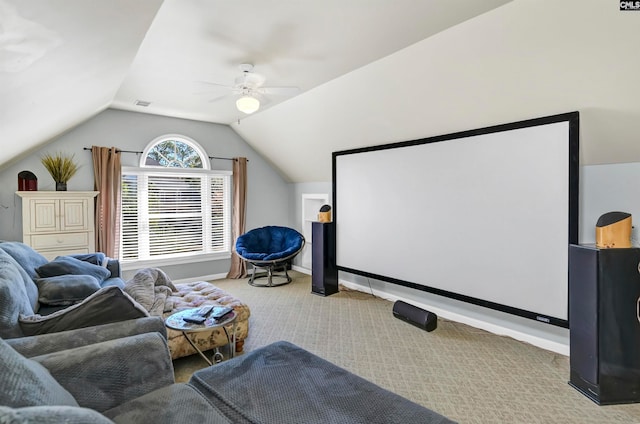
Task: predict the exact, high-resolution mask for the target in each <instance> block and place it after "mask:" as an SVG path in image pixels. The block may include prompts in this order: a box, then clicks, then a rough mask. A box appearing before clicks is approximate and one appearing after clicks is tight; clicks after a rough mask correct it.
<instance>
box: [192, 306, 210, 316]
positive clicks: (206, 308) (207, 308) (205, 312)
mask: <svg viewBox="0 0 640 424" xmlns="http://www.w3.org/2000/svg"><path fill="white" fill-rule="evenodd" d="M212 310H213V305H204V306H203V307H201V308H200V309H198V311H197V312H196V314H197V315H200V316H201V317H206V316H207V315H209V314H210V313H211V311H212Z"/></svg>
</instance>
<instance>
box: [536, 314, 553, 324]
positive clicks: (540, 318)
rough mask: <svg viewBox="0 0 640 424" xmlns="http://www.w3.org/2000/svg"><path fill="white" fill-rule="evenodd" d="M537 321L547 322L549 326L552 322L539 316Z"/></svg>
mask: <svg viewBox="0 0 640 424" xmlns="http://www.w3.org/2000/svg"><path fill="white" fill-rule="evenodd" d="M536 319H537V320H538V321H542V322H546V323H547V324H549V323H550V322H551V320H550V319H549V318H547V317H543V316H540V315H538V316H537V317H536Z"/></svg>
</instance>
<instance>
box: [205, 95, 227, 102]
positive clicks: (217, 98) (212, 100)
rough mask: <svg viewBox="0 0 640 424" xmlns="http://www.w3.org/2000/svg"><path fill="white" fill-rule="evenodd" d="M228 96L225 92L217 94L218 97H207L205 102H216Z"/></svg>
mask: <svg viewBox="0 0 640 424" xmlns="http://www.w3.org/2000/svg"><path fill="white" fill-rule="evenodd" d="M229 96H230V95H229V94H225V95H223V96H218V97H214V98H213V99H209V100H207V102H208V103H214V102H217V101H219V100H222V99H225V98H227V97H229Z"/></svg>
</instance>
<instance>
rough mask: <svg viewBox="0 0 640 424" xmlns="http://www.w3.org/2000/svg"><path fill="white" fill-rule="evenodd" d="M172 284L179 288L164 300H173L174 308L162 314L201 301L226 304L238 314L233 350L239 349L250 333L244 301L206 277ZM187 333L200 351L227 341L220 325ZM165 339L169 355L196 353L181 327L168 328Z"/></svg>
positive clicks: (230, 326)
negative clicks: (178, 328)
mask: <svg viewBox="0 0 640 424" xmlns="http://www.w3.org/2000/svg"><path fill="white" fill-rule="evenodd" d="M175 287H176V288H177V289H178V291H177V292H174V293H172V294H171V296H169V297H168V298H167V301H171V302H173V309H172V310H171V311H170V312H165V313H164V314H163V316H164V317H165V318H166V317H168V316H169V315H171V314H172V313H174V312H177V311H180V310H183V309H187V308H198V307H200V306H203V305H224V306H229V307H231V308H233V310H234V311H235V312H236V314H237V315H238V317H237V318H236V325H237V327H236V352H242V347H243V345H244V340H245V339H246V338H247V336H248V335H249V315H250V312H249V307H248V306H247V305H246V304H245V303H242V302H241V301H240V299H237V298H235V297H233V296H232V295H230V294H229V293H227V292H226V291H224V290H222V289H220V288H219V287H216V286H215V285H213V284H211V283H208V282H206V281H196V282H193V283H182V284H175ZM232 330H233V325H229V326H228V328H227V331H232ZM189 337H190V338H191V341H192V342H193V343H194V344H195V345H197V346H198V348H199V349H200V350H201V351H203V352H204V351H205V350H209V349H213V348H215V347H218V346H225V345H227V344H228V341H227V335H226V334H225V332H224V329H223V327H218V328H214V329H212V330H211V331H199V332H196V333H190V334H189ZM167 340H168V344H169V350H170V351H171V358H172V359H176V358H181V357H183V356H189V355H193V354H196V353H197V352H196V351H195V349H194V348H193V347H192V346H191V345H190V344H189V342H188V341H187V340H186V339H185V336H184V335H183V334H182V332H181V331H177V330H172V329H170V328H167Z"/></svg>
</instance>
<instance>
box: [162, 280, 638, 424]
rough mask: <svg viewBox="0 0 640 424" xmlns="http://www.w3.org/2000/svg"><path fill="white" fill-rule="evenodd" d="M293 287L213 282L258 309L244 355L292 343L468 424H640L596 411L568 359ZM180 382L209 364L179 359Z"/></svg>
mask: <svg viewBox="0 0 640 424" xmlns="http://www.w3.org/2000/svg"><path fill="white" fill-rule="evenodd" d="M291 274H292V275H293V276H294V277H295V278H294V281H293V282H292V283H291V284H289V285H286V286H281V287H272V288H258V287H252V286H249V285H248V284H247V280H246V279H243V280H216V281H213V283H214V284H215V285H217V286H219V287H221V288H223V289H224V290H227V291H228V292H229V293H232V294H233V295H235V296H237V297H238V298H240V299H242V300H243V301H244V302H246V303H247V304H248V305H249V307H250V308H251V318H250V329H249V338H248V339H247V340H246V343H245V351H250V350H254V349H257V348H259V347H260V346H264V345H267V344H269V343H271V342H274V341H277V340H288V341H290V342H292V343H295V344H297V345H298V346H301V347H303V348H305V349H307V350H309V351H311V352H313V353H315V354H317V355H319V356H321V357H323V358H325V359H328V360H329V361H331V362H333V363H335V364H337V365H339V366H341V367H343V368H346V369H348V370H349V371H351V372H353V373H355V374H358V375H360V376H361V377H364V378H366V379H368V380H370V381H372V382H374V383H376V384H378V385H380V386H382V387H384V388H386V389H388V390H391V391H393V392H395V393H398V394H400V395H402V396H404V397H406V398H409V399H411V400H413V401H414V402H417V403H419V404H421V405H424V406H426V407H428V408H430V409H433V410H435V411H437V412H439V413H441V414H443V415H445V416H447V417H449V418H451V419H453V420H456V421H458V422H460V423H481V424H485V423H528V424H533V423H545V424H547V423H563V424H569V423H581V424H587V423H593V424H604V423H607V424H609V423H625V424H632V423H640V404H629V405H611V406H598V405H596V404H595V403H593V402H592V401H590V400H589V399H587V398H586V397H585V396H583V395H582V394H580V393H579V392H577V391H576V390H575V389H573V388H572V387H570V386H569V385H568V384H567V381H568V378H569V359H568V358H567V357H565V356H562V355H558V354H555V353H552V352H549V351H546V350H543V349H540V348H537V347H534V346H531V345H529V344H526V343H522V342H519V341H516V340H514V339H511V338H508V337H502V336H497V335H494V334H491V333H488V332H485V331H483V330H478V329H475V328H473V327H469V326H467V325H464V324H459V323H455V322H451V321H447V320H443V319H439V320H438V328H437V329H436V330H435V331H433V332H430V333H428V332H426V331H422V330H420V329H418V328H416V327H413V326H411V325H409V324H406V323H404V322H402V321H400V320H398V319H396V318H394V317H393V315H392V306H393V303H392V302H389V301H387V300H383V299H380V298H376V297H373V296H371V295H370V294H367V293H362V292H357V291H350V290H345V289H341V291H340V293H337V294H335V295H332V296H328V297H321V296H317V295H313V294H311V277H310V276H307V275H304V274H301V273H296V272H292V273H291ZM174 364H175V369H176V379H177V380H178V381H186V380H188V378H189V376H190V375H191V373H192V372H193V371H195V370H197V369H199V368H202V367H204V366H206V363H205V362H204V361H203V360H202V358H200V357H199V356H197V355H194V356H191V357H188V358H181V359H178V360H176V361H174Z"/></svg>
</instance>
